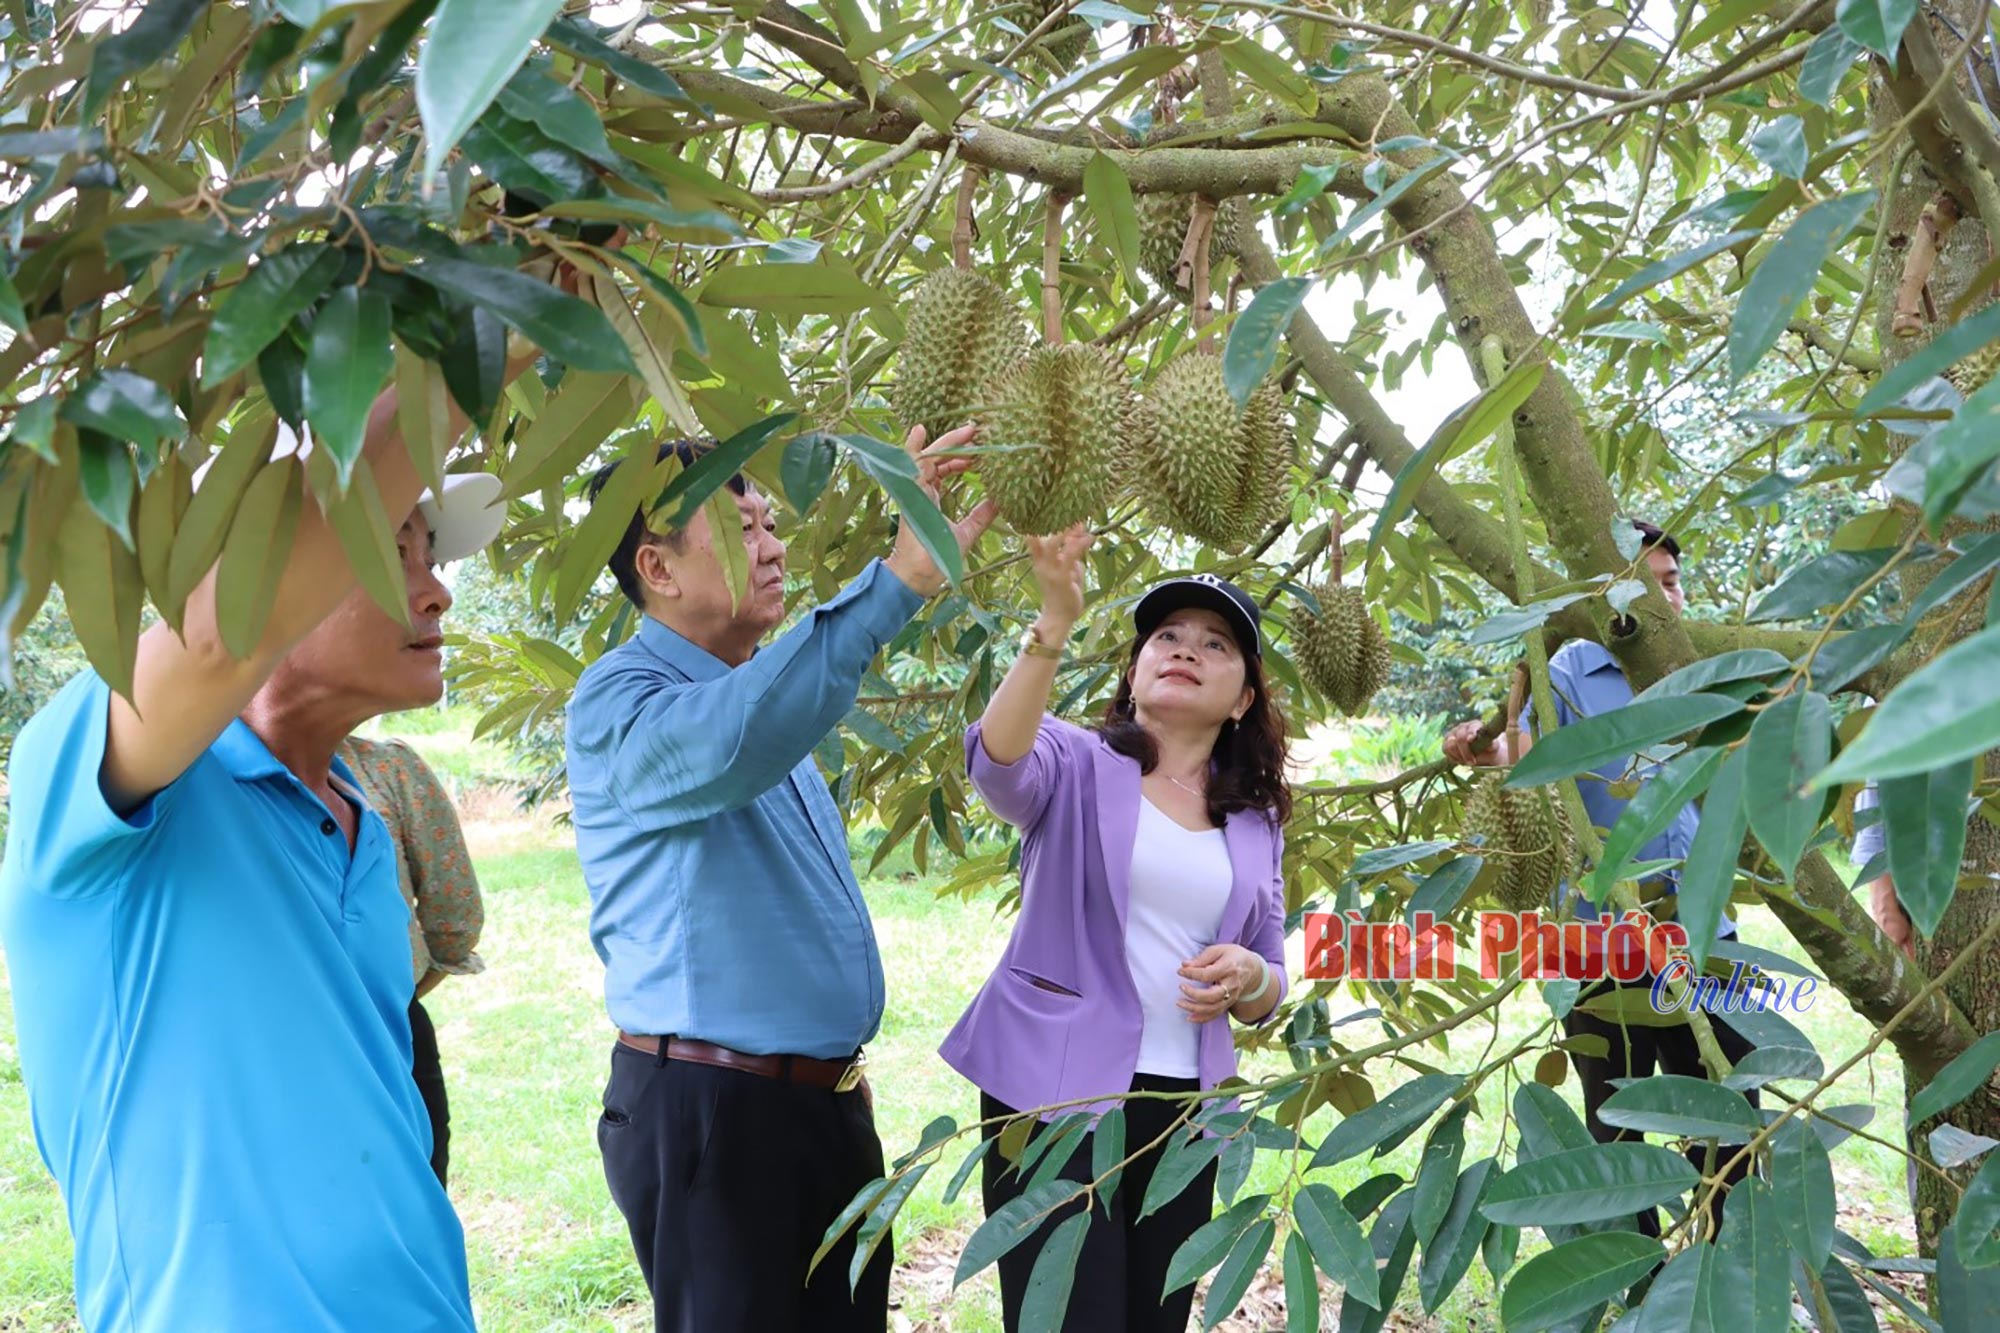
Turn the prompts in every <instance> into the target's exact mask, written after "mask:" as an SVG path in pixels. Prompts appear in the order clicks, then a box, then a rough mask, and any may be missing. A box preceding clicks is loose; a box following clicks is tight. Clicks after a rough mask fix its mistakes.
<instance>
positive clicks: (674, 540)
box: [584, 438, 750, 611]
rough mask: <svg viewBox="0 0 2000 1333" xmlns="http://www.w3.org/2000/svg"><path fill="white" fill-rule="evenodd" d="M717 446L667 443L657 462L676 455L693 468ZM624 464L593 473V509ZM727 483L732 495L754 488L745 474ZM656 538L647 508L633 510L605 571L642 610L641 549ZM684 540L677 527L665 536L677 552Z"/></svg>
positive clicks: (586, 491)
mask: <svg viewBox="0 0 2000 1333" xmlns="http://www.w3.org/2000/svg"><path fill="white" fill-rule="evenodd" d="M715 443H716V442H715V441H714V440H713V439H710V438H704V439H692V440H691V439H678V440H663V441H661V443H660V452H659V453H658V454H656V455H655V456H654V461H655V462H656V463H664V462H665V461H666V460H667V457H668V455H672V456H673V457H675V458H678V459H680V460H681V466H682V467H693V466H694V464H695V461H696V460H697V459H699V458H700V457H701V456H702V455H703V454H705V453H707V452H708V451H709V450H711V449H713V448H715ZM624 462H625V460H624V459H622V458H620V459H617V460H616V461H614V462H610V463H606V464H605V465H604V466H603V467H601V468H599V469H597V471H596V472H594V473H592V474H591V478H590V482H589V484H588V485H587V486H585V487H584V494H585V495H586V496H588V497H589V500H590V503H591V505H592V507H593V508H594V507H595V506H596V504H597V498H598V495H599V494H600V493H601V492H602V491H603V490H604V487H605V483H607V482H609V481H610V480H611V474H612V473H614V472H616V471H617V470H618V469H619V467H620V466H621V465H622V464H623V463H624ZM723 484H724V485H726V486H728V487H729V490H730V493H731V494H734V495H744V494H747V493H748V492H749V489H750V487H749V483H748V482H746V481H745V480H744V479H743V474H742V473H741V472H738V473H736V474H735V475H734V476H732V477H731V478H730V479H729V480H728V481H727V482H725V483H723ZM652 535H654V534H653V530H652V529H651V528H650V527H649V526H647V523H646V506H645V505H639V506H636V507H635V508H634V509H633V510H632V517H631V519H630V521H628V522H627V523H626V524H625V535H624V536H622V537H620V538H619V539H618V549H617V550H615V551H613V552H612V553H611V558H610V559H609V560H607V561H605V568H607V569H609V570H610V571H611V577H612V578H614V579H617V580H618V589H619V591H620V592H623V593H624V594H625V597H626V599H627V600H628V601H630V602H631V603H632V605H634V606H636V607H638V608H639V609H640V610H641V611H643V610H645V609H646V588H645V585H644V584H642V583H640V582H639V569H638V561H639V548H640V547H641V546H643V545H645V544H646V539H647V538H648V537H649V536H652ZM684 539H685V534H684V532H683V530H682V529H681V528H673V529H671V530H670V531H668V532H667V533H666V534H665V535H664V537H663V540H664V541H665V542H666V543H667V545H668V546H670V547H672V548H673V549H675V550H679V549H680V546H681V542H682V541H683V540H684Z"/></svg>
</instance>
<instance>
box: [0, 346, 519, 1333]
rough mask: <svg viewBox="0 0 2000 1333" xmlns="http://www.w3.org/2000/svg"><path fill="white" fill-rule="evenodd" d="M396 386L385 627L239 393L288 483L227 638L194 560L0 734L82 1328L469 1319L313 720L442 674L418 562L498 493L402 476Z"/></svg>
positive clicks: (377, 952) (401, 975)
mask: <svg viewBox="0 0 2000 1333" xmlns="http://www.w3.org/2000/svg"><path fill="white" fill-rule="evenodd" d="M527 364H528V359H527V358H526V357H525V356H522V357H517V358H516V359H515V360H514V362H513V363H512V364H511V366H510V370H511V371H512V373H516V374H518V373H519V371H520V370H521V369H523V368H525V366H526V365H527ZM395 409H396V403H395V398H394V394H393V391H391V392H390V393H389V394H385V395H384V396H383V398H382V399H381V400H379V401H378V402H377V403H376V404H375V406H374V410H373V411H372V412H371V413H370V416H369V429H368V432H367V438H366V442H365V447H364V450H363V453H362V460H361V464H360V465H361V467H362V468H363V472H362V473H361V475H360V477H357V484H358V483H359V481H360V480H361V479H362V478H364V477H372V479H373V485H374V486H375V487H376V489H377V492H378V494H379V495H380V497H381V501H382V506H383V508H384V510H385V511H386V512H387V513H389V514H391V515H395V516H398V517H399V518H401V516H403V515H407V518H402V521H401V530H400V531H399V532H398V533H397V534H396V548H397V554H398V555H399V556H400V558H401V562H402V564H401V574H402V578H403V580H404V583H405V585H406V590H407V591H406V595H407V597H408V602H409V605H408V624H404V623H402V622H400V621H398V620H397V619H395V618H393V617H391V616H390V615H389V613H388V612H386V611H384V610H382V609H381V608H380V607H378V606H377V605H376V604H375V602H374V599H373V598H371V597H370V596H369V594H368V593H367V592H365V591H364V590H362V589H361V588H360V587H359V586H358V582H357V579H356V576H355V573H354V570H353V568H352V566H351V564H350V562H349V558H348V556H347V554H346V551H345V549H344V547H343V544H342V542H341V539H340V537H339V536H338V535H337V533H336V531H335V529H334V526H333V524H332V523H331V522H329V521H328V519H327V518H326V517H325V515H324V514H323V513H322V512H321V510H320V507H319V505H318V503H317V502H316V501H315V500H314V499H312V498H311V496H310V495H308V496H305V497H304V498H303V499H301V497H300V493H299V492H300V487H301V485H302V484H303V483H302V478H303V475H304V473H305V471H306V470H307V469H306V466H302V463H301V460H302V459H304V458H305V457H306V455H307V454H308V453H309V451H310V441H306V442H305V443H304V444H303V445H300V444H299V442H298V439H297V437H290V438H289V439H288V438H287V434H288V433H281V432H284V428H283V427H282V426H280V425H278V424H277V423H275V422H274V421H273V420H272V419H271V417H270V415H269V412H268V409H267V410H266V411H265V412H264V413H263V415H262V419H261V423H260V421H259V419H258V414H257V412H256V410H255V409H248V410H245V411H244V412H243V413H242V414H241V415H240V416H239V417H238V419H237V421H236V423H235V425H234V427H233V430H232V439H231V441H230V443H229V444H228V445H227V446H226V447H227V448H228V449H239V448H245V447H247V448H250V449H254V450H256V451H257V453H255V454H253V455H252V457H253V459H254V460H256V462H255V464H254V465H255V466H259V467H263V468H265V469H267V471H266V472H265V473H263V474H260V475H270V474H271V473H274V472H275V471H276V470H278V469H283V470H285V471H286V472H289V473H291V474H292V475H290V476H289V477H287V478H286V484H288V485H289V486H290V488H291V491H292V497H293V502H294V504H295V505H296V507H297V511H298V520H297V526H296V528H295V530H294V535H293V537H292V540H291V544H290V546H289V548H288V554H287V555H286V556H285V557H284V559H283V563H282V565H281V566H280V567H279V568H278V569H276V570H275V571H274V577H275V578H276V580H277V591H276V595H275V598H274V600H273V601H272V603H271V607H272V609H271V611H270V614H269V616H268V617H267V619H266V621H265V624H264V629H263V632H262V637H261V638H260V639H259V640H258V642H257V644H256V645H255V647H254V648H253V649H252V651H251V652H250V654H249V656H248V657H247V658H246V659H243V660H238V659H236V658H235V657H233V656H231V654H230V652H229V650H228V649H227V647H226V646H225V640H224V638H223V634H222V631H221V629H220V624H219V618H218V617H219V613H218V603H217V594H216V580H217V572H216V570H215V569H211V570H210V571H209V572H208V574H207V576H206V577H205V578H204V579H203V580H202V582H201V583H200V585H199V586H198V587H197V588H196V589H195V591H194V593H193V594H192V595H191V596H190V597H189V598H188V601H187V606H186V610H185V613H184V616H183V619H182V624H181V626H180V627H179V629H178V630H176V629H174V628H170V627H169V626H168V625H166V624H164V623H162V624H156V625H154V626H153V627H152V628H150V629H148V630H147V631H146V632H145V634H143V635H142V636H141V637H140V639H139V645H138V655H137V661H136V663H135V664H134V666H133V670H132V678H131V684H130V689H129V692H128V693H127V694H123V695H120V694H115V693H113V692H112V690H111V688H110V687H109V686H108V685H107V684H106V683H105V681H104V680H103V679H101V678H100V677H99V676H98V675H97V674H96V673H95V672H91V671H86V672H84V673H83V674H82V675H80V676H78V677H77V678H76V679H74V680H72V681H71V682H70V683H69V684H68V685H66V686H64V687H63V689H62V690H61V691H60V692H59V693H58V694H57V695H56V697H55V698H54V699H53V700H51V701H50V702H49V703H48V704H47V706H45V707H44V708H43V709H42V710H41V711H40V712H38V713H37V714H36V715H35V716H34V718H33V719H32V720H31V721H29V723H28V725H27V726H26V727H24V728H22V731H21V735H20V738H19V740H18V742H17V743H16V744H15V746H14V753H13V759H12V763H11V779H12V783H11V787H12V790H11V796H12V824H11V827H10V828H9V830H8V837H7V851H6V862H5V867H4V870H0V944H4V946H5V948H6V951H7V959H8V966H9V968H10V970H11V974H12V979H13V990H14V1006H15V1014H14V1017H15V1023H16V1026H17V1028H18V1030H19V1035H20V1047H21V1072H22V1075H23V1079H24V1081H25V1083H26V1084H27V1091H28V1105H29V1111H30V1114H31V1117H32V1120H33V1124H34V1130H35V1142H36V1145H37V1147H39V1148H40V1150H41V1154H42V1158H43V1160H44V1161H45V1162H47V1163H48V1167H49V1170H50V1172H51V1174H53V1175H54V1176H55V1178H56V1181H57V1183H58V1184H59V1185H60V1186H61V1188H62V1196H63V1203H64V1206H65V1208H66V1209H67V1210H68V1216H69V1226H70V1231H71V1234H72V1235H73V1236H74V1237H75V1241H76V1260H75V1267H76V1303H77V1311H78V1314H79V1315H80V1316H81V1318H82V1321H83V1325H84V1327H86V1328H88V1329H92V1330H99V1331H101V1333H190V1330H209V1329H214V1330H229V1331H230V1333H235V1331H237V1330H267V1329H268V1330H280V1329H282V1330H285V1331H286V1333H356V1330H362V1329H369V1330H374V1329H381V1330H390V1329H393V1330H398V1333H419V1331H420V1330H421V1331H423V1333H472V1327H473V1318H472V1300H471V1295H470V1292H469V1290H468V1284H467V1277H466V1261H465V1236H464V1232H463V1231H462V1230H461V1228H460V1226H459V1221H458V1218H457V1217H456V1216H455V1215H454V1214H453V1212H452V1208H451V1202H450V1200H449V1199H448V1198H447V1197H446V1195H445V1191H444V1186H443V1184H442V1183H441V1182H440V1181H439V1180H438V1178H437V1176H436V1175H435V1174H433V1173H432V1170H431V1162H430V1157H431V1126H430V1118H429V1116H428V1114H427V1113H426V1111H425V1109H424V1103H423V1098H422V1096H421V1095H420V1093H419V1091H418V1088H417V1084H416V1081H415V1079H414V1077H413V1076H412V1073H411V1053H412V1048H411V1031H410V1019H409V1006H410V999H411V993H412V990H413V989H414V985H415V978H414V976H413V974H412V971H411V967H410V940H409V920H410V911H409V908H408V907H407V906H406V905H405V903H404V901H403V895H402V891H401V889H400V888H399V887H398V883H397V875H396V857H395V849H394V847H393V846H392V844H391V843H390V840H389V835H388V831H387V829H386V828H385V827H384V826H383V823H382V820H381V818H380V817H379V816H377V815H376V814H375V813H374V812H373V811H372V810H370V809H369V808H368V805H367V803H366V801H365V799H364V798H363V796H362V793H361V790H360V787H359V786H358V784H357V782H356V779H355V776H354V774H353V773H352V772H351V771H350V770H349V769H348V768H347V767H346V765H344V764H343V763H341V762H340V761H339V760H338V759H337V758H335V756H334V747H335V746H336V745H337V744H338V743H339V742H340V740H341V739H342V738H343V737H345V736H346V735H347V734H348V733H349V732H351V731H352V730H353V729H354V728H355V727H356V726H358V725H359V724H360V723H362V722H363V721H366V720H367V719H368V718H370V717H373V716H376V715H377V714H380V713H384V712H392V711H396V710H398V709H405V708H415V707H419V706H422V705H424V704H429V703H435V702H436V701H437V700H438V698H439V697H440V696H441V695H442V694H443V692H444V680H443V676H442V670H441V663H442V657H441V652H440V647H441V642H442V641H441V639H440V638H439V624H438V622H439V618H440V617H441V616H442V615H443V614H444V612H445V610H446V609H448V608H449V607H450V605H451V594H450V593H449V592H448V591H446V590H445V587H444V585H443V584H441V583H440V582H439V581H438V577H437V565H438V563H439V562H440V561H441V560H447V559H456V558H458V557H461V556H465V555H469V554H471V552H472V551H474V550H476V549H477V548H478V547H481V546H484V545H485V544H486V543H487V542H488V541H490V540H491V539H492V538H493V536H494V535H495V534H497V533H498V531H499V529H500V526H501V523H502V521H503V519H504V511H502V510H500V509H497V508H493V507H492V506H491V504H490V502H491V501H492V500H494V499H496V498H497V497H498V496H499V494H500V482H499V478H497V477H492V476H484V475H466V474H460V475H455V476H452V477H449V478H447V479H446V482H445V485H444V487H443V488H442V489H441V491H440V492H439V493H437V494H432V493H428V492H426V493H424V494H423V495H422V496H421V498H420V496H419V490H420V487H421V485H422V483H421V482H420V481H419V480H418V478H417V474H416V470H415V468H414V466H413V465H412V463H411V461H410V451H409V449H408V448H407V447H406V446H405V445H404V443H403V441H402V439H401V438H400V436H399V434H398V432H397V430H396V427H395V421H396V410H395ZM453 411H454V413H455V416H454V427H455V429H454V436H453V437H454V438H456V433H457V432H458V431H463V429H464V428H465V426H466V424H467V423H466V420H465V418H464V416H463V414H457V413H456V408H454V409H453ZM234 432H246V433H247V438H244V437H237V436H236V435H235V434H234ZM274 434H278V435H279V438H280V448H279V451H278V452H279V456H278V457H276V458H275V459H273V460H272V461H270V462H268V463H266V462H263V461H262V459H261V456H262V454H263V452H264V451H265V449H266V448H267V446H268V444H269V442H270V440H271V439H272V437H273V435H274ZM309 466H312V467H323V466H328V465H327V464H326V461H325V460H324V459H323V458H320V459H312V460H311V463H310V465H309ZM208 484H224V483H221V482H217V481H215V480H214V479H213V478H211V479H210V482H209V483H208ZM250 484H253V485H254V484H256V483H250ZM70 521H71V522H95V521H96V520H95V519H94V518H92V517H91V516H90V515H89V514H88V513H87V512H86V511H85V510H84V509H83V507H82V506H78V508H77V510H76V512H75V513H74V514H72V516H71V518H70ZM71 609H72V610H75V609H76V608H75V607H74V606H72V608H71ZM252 974H254V976H255V978H256V982H257V984H256V986H255V988H254V991H251V990H247V989H246V988H245V987H244V986H243V985H242V984H241V983H242V980H243V979H244V978H245V977H246V976H250V975H252Z"/></svg>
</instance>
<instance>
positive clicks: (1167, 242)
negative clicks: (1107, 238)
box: [1136, 194, 1239, 300]
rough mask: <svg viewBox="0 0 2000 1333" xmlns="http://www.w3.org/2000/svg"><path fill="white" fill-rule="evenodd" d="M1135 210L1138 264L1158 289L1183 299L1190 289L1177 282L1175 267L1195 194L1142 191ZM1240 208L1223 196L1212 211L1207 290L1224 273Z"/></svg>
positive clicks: (1185, 235)
mask: <svg viewBox="0 0 2000 1333" xmlns="http://www.w3.org/2000/svg"><path fill="white" fill-rule="evenodd" d="M1136 209H1137V212H1138V215H1139V267H1140V268H1142V269H1144V270H1145V271H1146V274H1147V276H1148V277H1150V278H1152V280H1153V281H1154V282H1156V283H1158V284H1159V286H1160V290H1162V291H1165V292H1170V293H1172V294H1174V295H1176V296H1178V297H1180V298H1181V299H1182V300H1186V299H1188V297H1189V295H1190V292H1189V290H1188V288H1187V287H1186V286H1183V285H1182V284H1181V282H1180V279H1179V275H1178V274H1176V273H1175V271H1174V270H1175V267H1176V266H1177V265H1178V264H1179V263H1180V258H1181V247H1182V246H1183V245H1185V244H1186V243H1187V230H1188V222H1189V220H1190V219H1191V217H1192V216H1193V213H1194V196H1193V195H1188V194H1142V195H1140V196H1139V198H1138V200H1137V203H1136ZM1238 213H1239V210H1238V208H1237V205H1236V201H1235V200H1234V199H1224V200H1223V201H1222V202H1221V203H1220V204H1219V205H1217V207H1216V210H1215V226H1214V229H1213V230H1212V231H1210V232H1209V237H1208V264H1209V289H1210V290H1211V291H1212V290H1215V289H1216V286H1217V284H1216V277H1217V275H1218V273H1222V272H1226V271H1227V269H1226V267H1225V265H1226V263H1227V260H1228V256H1229V254H1230V245H1231V241H1230V238H1231V237H1234V236H1235V235H1236V220H1237V217H1238Z"/></svg>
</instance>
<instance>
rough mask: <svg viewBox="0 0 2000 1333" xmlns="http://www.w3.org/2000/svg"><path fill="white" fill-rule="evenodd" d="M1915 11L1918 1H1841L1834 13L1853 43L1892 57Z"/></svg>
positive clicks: (1879, 54) (1880, 54)
mask: <svg viewBox="0 0 2000 1333" xmlns="http://www.w3.org/2000/svg"><path fill="white" fill-rule="evenodd" d="M1916 12H1917V0H1840V5H1839V7H1838V8H1837V9H1836V10H1835V11H1834V16H1835V21H1836V22H1838V23H1839V24H1840V30H1841V31H1842V32H1844V33H1846V34H1847V35H1848V36H1849V37H1851V38H1852V39H1853V40H1854V41H1855V42H1857V43H1859V44H1860V45H1862V46H1865V47H1867V48H1868V49H1869V50H1870V51H1873V52H1874V53H1875V54H1876V55H1878V56H1887V57H1888V58H1890V59H1891V60H1893V59H1895V56H1896V48H1897V47H1898V46H1899V45H1901V44H1902V41H1903V29H1904V28H1907V27H1908V26H1910V19H1911V18H1913V17H1914V16H1915V15H1916Z"/></svg>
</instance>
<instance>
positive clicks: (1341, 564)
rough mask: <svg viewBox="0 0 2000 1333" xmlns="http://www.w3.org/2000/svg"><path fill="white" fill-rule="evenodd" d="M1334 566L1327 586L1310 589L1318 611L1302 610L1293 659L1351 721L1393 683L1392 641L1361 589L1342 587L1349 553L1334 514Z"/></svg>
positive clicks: (1294, 637) (1294, 634) (1294, 632)
mask: <svg viewBox="0 0 2000 1333" xmlns="http://www.w3.org/2000/svg"><path fill="white" fill-rule="evenodd" d="M1330 546H1331V548H1332V551H1333V565H1332V570H1331V572H1330V573H1329V575H1328V577H1327V580H1326V582H1324V583H1321V584H1319V585H1318V586H1316V587H1314V588H1313V589H1312V595H1313V600H1314V601H1315V602H1318V603H1319V612H1318V614H1316V615H1315V614H1314V613H1313V612H1312V611H1310V610H1308V609H1306V608H1305V607H1303V606H1302V607H1301V608H1300V609H1299V614H1298V617H1297V619H1296V620H1295V621H1294V622H1293V629H1292V656H1293V658H1294V660H1295V661H1297V663H1298V666H1299V674H1300V675H1302V676H1304V677H1305V678H1306V682H1307V683H1308V684H1310V685H1311V686H1312V687H1313V688H1314V689H1315V690H1318V691H1319V692H1320V693H1321V694H1323V695H1325V696H1326V698H1327V701H1328V702H1329V703H1331V704H1332V705H1333V706H1334V707H1335V708H1338V709H1339V710H1340V711H1341V712H1343V713H1345V714H1346V715H1347V716H1349V717H1359V716H1361V715H1362V714H1363V713H1365V712H1367V711H1368V705H1369V703H1370V701H1372V700H1373V699H1374V697H1375V695H1376V693H1377V692H1378V691H1379V690H1381V688H1382V687H1383V686H1384V685H1386V684H1387V683H1388V681H1389V638H1388V636H1387V635H1385V634H1384V633H1383V632H1382V627H1381V626H1380V625H1378V624H1377V623H1376V622H1375V617H1374V616H1373V615H1371V614H1369V611H1368V600H1367V598H1366V597H1364V596H1363V595H1362V592H1361V590H1360V589H1359V588H1349V587H1346V586H1344V584H1343V583H1342V575H1343V573H1344V572H1345V569H1346V553H1345V552H1344V551H1343V549H1342V547H1341V518H1340V511H1339V510H1338V509H1336V510H1334V512H1333V535H1332V540H1331V542H1330Z"/></svg>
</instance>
